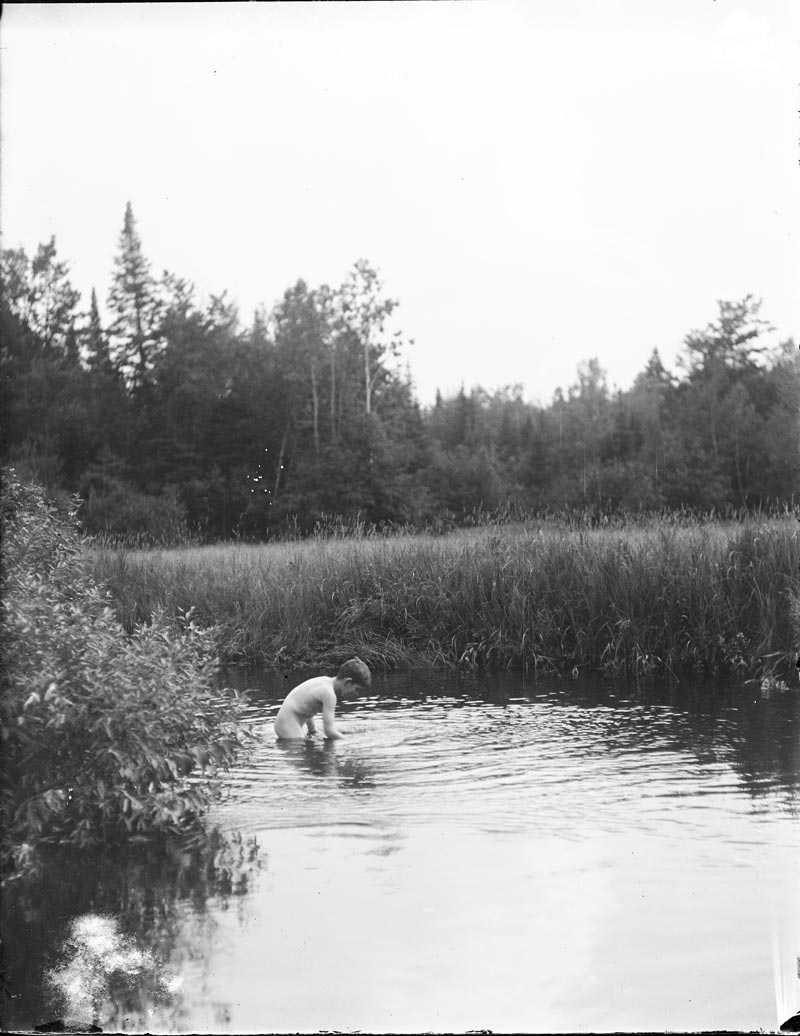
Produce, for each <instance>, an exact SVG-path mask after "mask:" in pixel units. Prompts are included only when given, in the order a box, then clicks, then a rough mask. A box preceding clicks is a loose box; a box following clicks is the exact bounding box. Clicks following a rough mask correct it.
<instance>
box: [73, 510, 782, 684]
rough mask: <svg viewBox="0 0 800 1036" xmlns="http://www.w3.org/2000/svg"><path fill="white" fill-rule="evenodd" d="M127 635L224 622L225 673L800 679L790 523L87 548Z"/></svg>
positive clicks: (511, 528)
mask: <svg viewBox="0 0 800 1036" xmlns="http://www.w3.org/2000/svg"><path fill="white" fill-rule="evenodd" d="M87 557H88V558H89V563H90V565H91V568H92V573H93V575H94V576H95V577H96V578H98V579H100V580H103V581H105V582H106V583H107V584H108V585H109V586H110V589H111V591H112V594H113V597H114V600H115V602H116V607H117V610H118V613H119V616H120V618H121V620H122V621H123V623H124V624H125V625H126V626H127V628H129V629H133V627H134V626H135V625H136V624H137V623H143V622H147V621H149V618H150V616H152V615H153V614H154V613H155V612H156V611H157V610H159V609H161V610H164V611H166V612H167V613H168V614H174V615H175V616H176V617H178V616H180V615H184V614H185V613H186V612H187V611H189V610H190V609H194V612H193V613H192V614H193V616H194V617H195V621H197V622H198V623H202V624H204V625H209V626H215V627H216V628H217V631H218V637H219V647H220V653H221V656H222V657H223V659H224V660H225V661H228V662H230V661H239V662H247V663H255V664H269V665H272V664H278V665H302V664H312V663H313V664H324V663H332V662H334V661H336V660H340V659H342V658H343V657H346V656H348V655H351V654H360V655H361V656H362V657H363V658H364V659H366V660H367V661H368V662H370V663H371V664H372V665H373V666H377V667H380V668H405V667H410V666H416V665H434V666H446V667H465V668H470V669H474V668H484V667H487V668H507V669H517V670H524V671H525V672H528V673H539V672H541V673H544V672H570V671H579V672H583V671H595V672H597V671H599V672H603V673H606V674H609V675H616V676H621V675H624V676H635V677H640V676H644V675H647V674H654V675H655V674H658V675H663V676H668V677H673V678H676V677H678V676H681V675H686V674H690V673H693V674H707V675H720V674H724V673H735V674H740V675H742V676H750V677H755V676H763V675H764V674H772V673H776V672H778V671H780V670H781V669H783V668H786V667H788V666H791V667H792V669H793V668H794V661H795V651H796V633H795V631H793V628H792V619H791V601H792V598H793V595H796V594H797V587H798V581H797V572H798V563H799V562H800V550H799V547H798V532H797V522H796V521H795V520H794V519H793V518H789V517H787V518H785V519H770V520H766V519H765V520H750V521H745V522H741V523H707V522H706V523H701V522H696V523H692V522H687V523H665V522H646V523H642V524H640V525H635V526H625V527H621V528H616V527H610V528H596V529H574V528H568V527H566V526H564V525H559V524H558V523H547V522H540V523H536V524H518V525H508V526H494V527H490V528H483V529H472V530H462V531H459V532H455V533H451V534H450V535H448V536H445V537H437V536H432V535H411V534H408V535H404V534H403V535H394V536H391V537H383V536H377V535H373V536H361V537H347V536H340V537H332V538H321V537H318V538H315V539H312V540H309V541H304V542H294V543H282V544H280V543H275V544H263V545H258V546H253V545H240V544H231V545H224V546H216V547H187V548H177V549H170V550H149V551H130V550H121V549H109V548H102V547H101V548H94V549H91V550H90V551H89V552H88V554H87Z"/></svg>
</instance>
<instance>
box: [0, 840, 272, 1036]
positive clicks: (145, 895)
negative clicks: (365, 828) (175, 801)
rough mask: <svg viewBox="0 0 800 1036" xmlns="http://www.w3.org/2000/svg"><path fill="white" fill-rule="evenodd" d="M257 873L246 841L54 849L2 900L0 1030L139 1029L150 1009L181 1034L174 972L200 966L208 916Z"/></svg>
mask: <svg viewBox="0 0 800 1036" xmlns="http://www.w3.org/2000/svg"><path fill="white" fill-rule="evenodd" d="M261 866H262V861H261V859H260V857H259V850H258V846H257V844H256V842H255V840H254V839H252V840H248V841H247V842H245V841H244V840H242V838H241V837H239V836H233V837H228V838H226V837H223V836H222V835H221V834H220V833H219V832H218V831H213V832H212V833H211V834H210V835H204V836H202V839H198V840H197V841H196V842H195V843H194V845H190V846H187V845H185V844H178V843H176V842H166V843H161V844H158V845H156V844H142V845H137V846H128V847H127V848H125V849H119V848H117V849H105V850H98V851H94V852H87V851H85V850H83V851H77V850H74V849H68V848H66V847H53V848H52V849H51V850H50V851H49V852H47V854H46V855H45V856H44V857H43V861H42V866H41V868H40V871H39V873H38V874H36V875H34V876H31V877H30V878H29V879H26V880H24V881H23V880H20V881H19V882H16V883H14V884H12V885H11V886H10V887H9V888H8V889H6V890H5V892H4V896H3V903H2V922H3V942H4V950H5V984H4V989H3V1017H2V1027H3V1028H4V1029H6V1030H8V1029H30V1028H33V1027H34V1026H36V1025H42V1024H46V1023H48V1022H51V1021H53V1020H55V1019H64V1020H65V1021H66V1022H67V1023H68V1024H72V1025H76V1024H82V1025H87V1024H90V1023H94V1024H97V1025H100V1026H102V1027H103V1028H104V1029H106V1030H112V1031H124V1030H130V1029H139V1030H140V1031H141V1030H144V1031H146V1030H147V1029H148V1027H150V1026H152V1025H153V1024H154V1023H153V1018H154V1014H156V1013H157V1016H158V1018H159V1019H162V1020H163V1025H164V1026H166V1027H168V1028H171V1029H180V1028H181V1019H182V1017H183V1016H184V1015H185V1011H184V1008H183V998H184V995H188V994H189V993H190V991H189V990H185V991H184V990H182V988H181V980H180V976H181V974H182V973H183V971H184V966H185V965H186V964H188V963H191V962H193V961H194V962H202V960H203V959H204V957H205V954H206V952H207V947H208V946H209V945H210V943H211V941H212V939H213V936H214V929H215V928H216V925H217V921H216V920H215V914H216V913H217V912H218V911H220V910H225V909H229V908H230V906H231V905H232V904H233V903H236V902H239V903H241V901H242V897H243V896H245V895H246V894H247V892H248V891H249V889H250V887H251V884H252V882H253V881H254V879H255V877H256V875H257V873H258V871H259V870H260V868H261ZM224 1008H225V1005H224V1004H221V1005H220V1009H221V1010H224Z"/></svg>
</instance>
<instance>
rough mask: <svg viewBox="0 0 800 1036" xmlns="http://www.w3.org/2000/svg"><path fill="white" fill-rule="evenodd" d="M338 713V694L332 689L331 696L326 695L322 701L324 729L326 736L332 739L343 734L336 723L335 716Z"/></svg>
mask: <svg viewBox="0 0 800 1036" xmlns="http://www.w3.org/2000/svg"><path fill="white" fill-rule="evenodd" d="M335 715H336V695H335V694H334V693H333V691H331V693H330V696H329V695H327V694H326V695H325V698H324V699H323V702H322V729H323V730H324V731H325V737H327V738H328V739H329V740H331V741H335V740H336V739H337V738H340V737H341V736H342V735H341V734H340V733H339V731H338V730H337V729H336V724H335V723H334V717H335Z"/></svg>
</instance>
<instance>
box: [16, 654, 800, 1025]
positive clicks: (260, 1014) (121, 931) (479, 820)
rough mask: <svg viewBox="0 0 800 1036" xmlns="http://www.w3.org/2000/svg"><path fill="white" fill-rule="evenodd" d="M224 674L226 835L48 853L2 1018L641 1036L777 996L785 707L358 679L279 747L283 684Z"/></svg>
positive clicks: (783, 911)
mask: <svg viewBox="0 0 800 1036" xmlns="http://www.w3.org/2000/svg"><path fill="white" fill-rule="evenodd" d="M248 684H249V686H250V687H251V688H253V693H252V695H251V706H250V714H251V719H252V722H253V727H254V731H255V733H256V735H257V737H256V739H255V741H254V742H253V745H252V750H251V751H250V753H249V754H248V756H247V757H246V758H243V759H241V760H240V761H239V763H238V764H237V766H236V767H235V768H234V769H233V770H232V772H231V773H230V775H229V778H228V780H227V784H226V787H227V791H226V793H225V795H224V796H223V797H222V799H221V800H220V801H219V802H218V803H217V805H216V806H215V808H214V812H213V816H212V819H213V821H214V823H216V824H217V825H218V826H219V827H220V829H221V830H223V831H225V832H228V833H230V832H234V831H237V832H241V836H240V837H238V838H234V837H233V836H231V835H230V834H229V840H228V842H227V843H225V844H224V845H223V844H220V846H218V847H217V848H216V849H214V850H213V851H210V850H204V851H199V852H195V853H188V854H187V853H182V852H180V851H178V850H172V851H171V853H161V854H158V853H155V852H154V851H153V849H152V848H150V847H141V851H139V850H138V849H137V850H135V851H132V852H129V853H128V854H123V855H117V856H113V855H107V856H101V857H99V858H98V859H97V861H94V862H87V860H86V859H85V858H84V857H80V858H78V857H69V856H62V857H60V858H58V859H56V860H54V863H53V866H52V868H51V870H50V872H49V873H48V874H47V875H44V876H43V877H42V880H41V881H40V882H39V883H37V884H35V885H34V886H31V887H30V888H28V889H27V890H26V891H24V892H22V891H17V892H15V902H14V905H13V907H11V908H8V915H7V916H8V918H9V922H10V926H11V928H10V933H9V934H10V936H11V938H10V939H8V936H7V945H9V946H10V947H11V950H10V951H9V957H10V959H11V960H12V962H13V964H14V972H13V975H12V976H11V979H12V981H11V988H12V989H13V991H14V997H15V999H14V1000H13V1001H12V1009H13V1011H15V1012H16V1013H15V1014H13V1018H15V1019H17V1020H24V1021H26V1022H28V1023H30V1022H31V1021H32V1020H33V1021H35V1022H40V1021H42V1020H46V1017H65V1016H66V1015H67V1013H68V1010H69V1009H71V1010H72V1011H73V1013H75V1014H76V1016H77V1015H80V1014H81V1013H82V1012H86V1011H89V1010H90V1009H91V1011H92V1012H93V1013H94V1014H95V1015H96V1017H98V1018H99V1019H100V1020H101V1024H104V1025H105V1026H106V1027H109V1028H115V1027H116V1028H120V1029H123V1030H128V1031H129V1030H130V1029H135V1028H137V1027H138V1028H140V1029H141V1028H149V1029H150V1030H151V1031H162V1032H163V1031H175V1032H181V1031H222V1030H228V1031H238V1032H242V1031H244V1032H283V1031H317V1030H320V1029H362V1030H366V1031H401V1032H402V1031H406V1032H408V1031H425V1030H431V1029H433V1030H439V1031H462V1030H464V1029H479V1028H487V1029H494V1030H495V1031H529V1032H536V1031H565V1030H566V1031H575V1030H589V1031H603V1030H622V1031H635V1030H639V1029H642V1028H649V1029H651V1030H652V1029H656V1030H658V1031H663V1030H665V1029H673V1030H674V1029H677V1030H684V1029H687V1028H688V1029H726V1028H732V1029H741V1028H764V1027H766V1028H769V1027H772V1026H774V1025H775V1024H776V1023H777V1021H779V1020H783V1018H785V1017H788V1015H789V1014H790V1013H791V1011H792V1010H794V1009H795V1008H796V1006H797V1004H798V1003H800V999H798V998H800V987H798V985H797V982H796V979H794V978H793V977H792V976H793V975H794V971H796V967H795V961H796V957H797V956H798V955H800V923H799V919H800V899H799V898H798V883H797V877H798V873H797V859H798V857H800V836H799V835H798V828H797V825H796V822H795V818H796V815H797V810H798V802H800V757H799V756H798V740H799V739H798V732H800V695H798V694H790V693H776V694H774V695H773V696H772V697H771V698H769V699H764V698H762V697H760V696H759V695H758V694H757V693H755V692H754V691H752V690H751V689H748V688H741V687H723V686H721V685H715V686H712V687H682V688H657V687H653V688H647V689H642V688H631V687H626V686H622V685H618V684H609V683H602V682H598V683H596V684H589V683H585V682H578V683H572V682H571V681H568V682H564V683H561V682H558V681H553V682H550V683H545V682H541V683H538V684H534V685H531V684H529V683H528V684H526V683H525V682H524V681H522V680H521V679H519V678H516V677H513V676H510V675H508V674H503V675H501V676H494V677H490V678H474V677H466V678H460V677H456V678H451V677H441V676H435V677H430V676H429V677H420V676H411V677H409V676H390V677H376V680H375V685H374V687H373V693H372V695H371V696H370V697H367V698H364V699H361V700H360V701H358V702H354V703H350V704H348V705H346V706H345V707H344V708H342V709H341V715H340V716H339V717H337V720H338V722H339V724H340V726H341V729H342V731H343V732H344V734H345V736H344V737H343V738H342V739H341V740H340V741H326V740H324V739H322V738H321V737H318V738H316V739H311V738H309V739H302V740H297V741H291V742H279V741H276V739H275V736H274V730H273V728H272V721H273V719H274V716H275V713H276V712H277V709H278V707H279V705H280V702H281V701H282V699H283V697H284V695H285V693H286V685H287V681H285V680H284V679H283V678H282V677H278V676H276V675H274V674H264V676H263V682H262V683H261V684H259V683H258V681H257V679H256V678H254V677H253V676H252V675H251V676H250V677H249V679H248ZM254 839H255V841H256V842H257V844H258V845H260V846H261V850H260V852H256V849H255V843H254V842H253V840H254ZM4 906H5V905H4ZM76 922H77V927H76ZM4 934H6V932H4ZM773 944H775V945H777V947H778V949H777V950H775V949H774V945H773ZM103 947H105V949H104V948H103ZM775 962H777V963H775ZM76 966H77V973H78V974H86V972H87V969H89V970H90V971H91V968H94V969H95V970H94V972H92V974H93V976H94V980H95V981H96V984H95V986H91V984H90V983H89V981H88V979H87V980H86V981H84V984H83V985H81V982H80V981H78V980H77V979H76V977H75V976H76V971H75V968H76ZM81 968H82V969H83V971H81ZM775 968H778V969H780V974H781V975H783V979H782V981H783V987H782V989H783V992H782V993H781V996H780V997H779V998H778V999H777V1000H776V998H775V993H774V985H775V983H774V977H775V975H776V974H777V972H776V971H775ZM792 969H794V971H793V970H792ZM31 975H32V976H34V977H33V978H31V977H30V976H31ZM48 975H49V976H50V982H49V983H48V981H47V977H48ZM70 990H71V991H72V993H73V994H74V995H75V996H76V997H82V998H83V999H81V1000H80V1004H81V1005H82V1006H80V1009H79V1008H78V1007H77V1006H75V1004H77V1003H78V1000H75V1003H74V1004H73V1005H72V1008H70V1001H69V995H70ZM37 997H39V998H40V999H39V1000H38V1001H37V999H36V998H37ZM42 997H49V1000H46V1001H44V1000H42V999H41V998H42ZM42 1003H45V1004H46V1008H47V1011H46V1017H45V1018H43V1015H42V1011H41V1004H42ZM31 1005H34V1006H35V1007H36V1011H34V1010H33V1008H32V1007H31ZM87 1005H91V1007H89V1006H87ZM26 1010H27V1014H26V1013H25V1011H26ZM776 1011H777V1013H776ZM37 1012H38V1013H37ZM59 1012H61V1013H59ZM84 1020H86V1021H89V1020H91V1019H89V1018H88V1017H87V1018H85V1019H84Z"/></svg>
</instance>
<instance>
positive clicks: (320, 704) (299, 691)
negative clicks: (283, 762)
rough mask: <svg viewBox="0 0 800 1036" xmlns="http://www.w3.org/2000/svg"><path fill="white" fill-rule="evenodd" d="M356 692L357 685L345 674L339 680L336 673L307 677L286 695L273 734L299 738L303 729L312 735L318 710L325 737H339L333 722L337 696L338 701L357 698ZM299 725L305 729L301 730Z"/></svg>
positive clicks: (302, 733)
mask: <svg viewBox="0 0 800 1036" xmlns="http://www.w3.org/2000/svg"><path fill="white" fill-rule="evenodd" d="M358 691H359V687H358V684H356V683H354V682H353V680H351V679H350V678H349V677H347V678H346V679H341V678H340V677H338V676H314V677H312V678H311V679H310V680H305V681H304V682H303V683H301V684H298V685H297V687H295V688H294V689H293V690H291V691H289V693H288V694H287V695H286V699H285V701H284V703H283V705H281V707H280V710H279V712H278V715H277V716H276V717H275V734H276V736H277V737H279V738H297V737H303V736H304V735H305V734H306V732H307V733H308V735H309V736H312V735H314V734H316V732H317V727H316V724H315V723H314V719H313V717H314V716H316V715H318V714H319V713H322V729H323V731H324V733H325V737H326V738H328V739H330V740H332V741H333V740H337V739H338V738H340V737H342V733H341V731H339V730H337V729H336V724H335V722H334V717H335V714H336V700H337V697H338V698H339V699H340V700H342V701H344V700H346V699H351V698H357V697H358ZM303 727H305V728H306V729H305V731H304V730H303Z"/></svg>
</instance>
